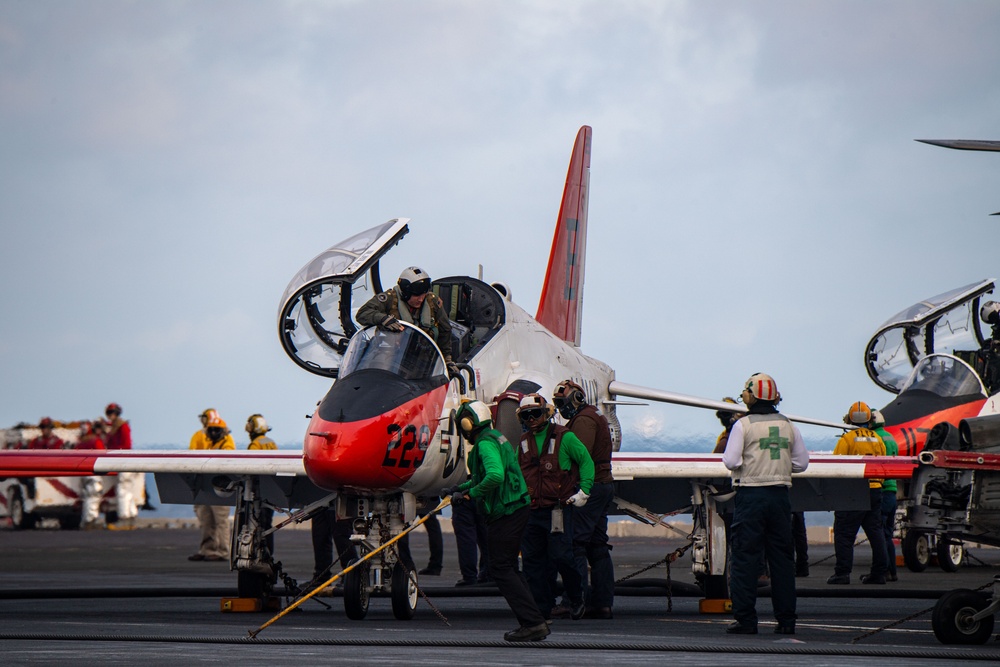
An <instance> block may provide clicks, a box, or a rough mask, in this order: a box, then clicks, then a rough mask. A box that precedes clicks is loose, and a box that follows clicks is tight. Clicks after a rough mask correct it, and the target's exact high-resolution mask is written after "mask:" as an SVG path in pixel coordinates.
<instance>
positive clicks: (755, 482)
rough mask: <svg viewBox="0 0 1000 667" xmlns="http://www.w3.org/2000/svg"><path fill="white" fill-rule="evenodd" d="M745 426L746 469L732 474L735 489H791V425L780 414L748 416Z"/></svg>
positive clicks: (744, 466) (739, 469) (734, 471)
mask: <svg viewBox="0 0 1000 667" xmlns="http://www.w3.org/2000/svg"><path fill="white" fill-rule="evenodd" d="M740 421H741V422H742V423H743V443H744V444H743V465H742V466H740V467H739V468H737V469H735V470H733V471H732V476H733V484H734V485H735V486H791V485H792V442H793V441H794V439H795V432H794V430H793V428H792V423H791V422H790V421H788V418H786V417H785V416H784V415H781V414H778V413H776V412H775V413H770V414H749V415H747V416H745V417H743V418H741V419H740Z"/></svg>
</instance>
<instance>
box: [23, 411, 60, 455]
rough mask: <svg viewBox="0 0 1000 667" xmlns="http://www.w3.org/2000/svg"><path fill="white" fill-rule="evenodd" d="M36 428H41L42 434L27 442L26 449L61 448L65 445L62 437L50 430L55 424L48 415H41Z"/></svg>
mask: <svg viewBox="0 0 1000 667" xmlns="http://www.w3.org/2000/svg"><path fill="white" fill-rule="evenodd" d="M38 428H40V429H42V434H41V435H40V436H38V437H37V438H35V439H34V440H32V441H31V442H29V443H28V449H62V448H63V447H65V446H66V443H65V442H63V439H62V438H60V437H59V436H57V435H56V434H55V433H53V432H52V429H54V428H55V424H53V423H52V419H50V418H49V417H42V420H41V421H40V422H38Z"/></svg>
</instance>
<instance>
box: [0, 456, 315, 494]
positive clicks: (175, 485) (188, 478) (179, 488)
mask: <svg viewBox="0 0 1000 667" xmlns="http://www.w3.org/2000/svg"><path fill="white" fill-rule="evenodd" d="M119 472H141V473H147V472H149V473H154V474H155V476H156V486H157V490H158V491H159V493H160V500H161V501H163V502H165V503H176V504H198V505H233V504H235V502H236V499H235V497H234V495H235V494H233V493H232V492H231V491H227V489H226V487H227V485H228V483H229V482H230V481H231V480H233V479H235V478H238V477H244V476H253V477H257V478H258V479H259V480H260V483H261V494H262V496H263V497H264V498H265V499H266V500H268V501H269V502H272V503H273V504H275V505H277V506H279V507H301V506H303V505H305V504H308V503H311V502H314V501H315V500H319V499H320V498H323V497H325V496H328V495H329V493H330V492H329V491H325V490H323V489H320V488H319V487H317V486H316V485H314V484H313V483H312V482H311V481H309V478H308V477H307V476H306V470H305V466H304V465H303V463H302V452H301V451H300V450H288V451H284V450H152V449H147V450H143V449H126V450H103V449H57V450H4V451H0V477H73V476H90V475H108V474H115V473H119Z"/></svg>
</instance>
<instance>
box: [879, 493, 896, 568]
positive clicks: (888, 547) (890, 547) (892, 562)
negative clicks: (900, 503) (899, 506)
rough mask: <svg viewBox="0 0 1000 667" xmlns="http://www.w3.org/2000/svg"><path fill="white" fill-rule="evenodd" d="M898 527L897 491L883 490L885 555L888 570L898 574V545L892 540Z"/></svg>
mask: <svg viewBox="0 0 1000 667" xmlns="http://www.w3.org/2000/svg"><path fill="white" fill-rule="evenodd" d="M895 527H896V492H895V491H883V492H882V537H883V538H884V539H885V555H886V560H887V561H888V562H887V563H886V564H887V565H888V568H887V571H888V572H889V574H891V575H892V576H894V577H895V576H896V545H895V544H893V542H892V534H893V532H894V530H893V529H894V528H895Z"/></svg>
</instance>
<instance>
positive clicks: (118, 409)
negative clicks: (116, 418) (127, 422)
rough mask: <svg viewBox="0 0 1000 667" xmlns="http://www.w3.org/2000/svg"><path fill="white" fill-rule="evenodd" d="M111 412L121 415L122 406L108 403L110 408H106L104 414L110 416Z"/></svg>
mask: <svg viewBox="0 0 1000 667" xmlns="http://www.w3.org/2000/svg"><path fill="white" fill-rule="evenodd" d="M109 412H114V413H115V414H119V415H120V414H121V413H122V406H120V405H118V404H117V403H108V407H106V408H104V414H108V413H109Z"/></svg>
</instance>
